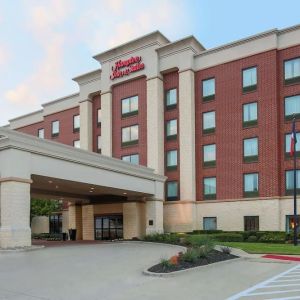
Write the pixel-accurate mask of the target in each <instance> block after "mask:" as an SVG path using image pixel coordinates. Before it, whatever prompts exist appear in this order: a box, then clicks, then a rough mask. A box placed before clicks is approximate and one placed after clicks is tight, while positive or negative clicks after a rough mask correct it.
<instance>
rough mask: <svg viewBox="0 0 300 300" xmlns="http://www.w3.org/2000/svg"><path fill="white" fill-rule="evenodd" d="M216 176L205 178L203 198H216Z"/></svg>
mask: <svg viewBox="0 0 300 300" xmlns="http://www.w3.org/2000/svg"><path fill="white" fill-rule="evenodd" d="M216 184H217V183H216V177H207V178H204V179H203V185H204V193H203V194H204V195H203V198H204V199H205V200H214V199H216V191H217V186H216Z"/></svg>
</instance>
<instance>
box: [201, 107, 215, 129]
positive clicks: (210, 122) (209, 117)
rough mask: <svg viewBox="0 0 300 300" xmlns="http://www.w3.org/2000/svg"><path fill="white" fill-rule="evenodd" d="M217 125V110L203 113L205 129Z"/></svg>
mask: <svg viewBox="0 0 300 300" xmlns="http://www.w3.org/2000/svg"><path fill="white" fill-rule="evenodd" d="M215 127H216V120H215V112H214V111H210V112H206V113H203V129H211V128H215Z"/></svg>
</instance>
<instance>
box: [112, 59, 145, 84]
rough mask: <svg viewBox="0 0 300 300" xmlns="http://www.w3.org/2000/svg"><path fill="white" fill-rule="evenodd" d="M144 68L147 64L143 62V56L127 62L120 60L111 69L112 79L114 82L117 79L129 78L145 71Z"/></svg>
mask: <svg viewBox="0 0 300 300" xmlns="http://www.w3.org/2000/svg"><path fill="white" fill-rule="evenodd" d="M144 68H145V64H144V63H143V62H142V57H141V56H135V57H131V58H129V59H126V60H118V61H117V62H115V65H114V66H112V67H111V69H112V74H111V75H110V79H111V80H114V79H116V78H121V77H123V76H128V75H129V74H131V73H133V72H137V71H139V70H143V69H144Z"/></svg>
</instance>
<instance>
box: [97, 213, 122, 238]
mask: <svg viewBox="0 0 300 300" xmlns="http://www.w3.org/2000/svg"><path fill="white" fill-rule="evenodd" d="M122 238H123V216H122V215H111V216H99V217H98V216H97V217H95V239H96V240H115V239H122Z"/></svg>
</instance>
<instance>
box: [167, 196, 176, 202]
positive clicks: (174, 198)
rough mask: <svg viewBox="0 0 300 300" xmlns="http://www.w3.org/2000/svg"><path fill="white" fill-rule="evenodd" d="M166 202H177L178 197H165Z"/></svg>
mask: <svg viewBox="0 0 300 300" xmlns="http://www.w3.org/2000/svg"><path fill="white" fill-rule="evenodd" d="M166 200H167V201H177V200H179V198H178V196H176V197H167V199H166Z"/></svg>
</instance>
